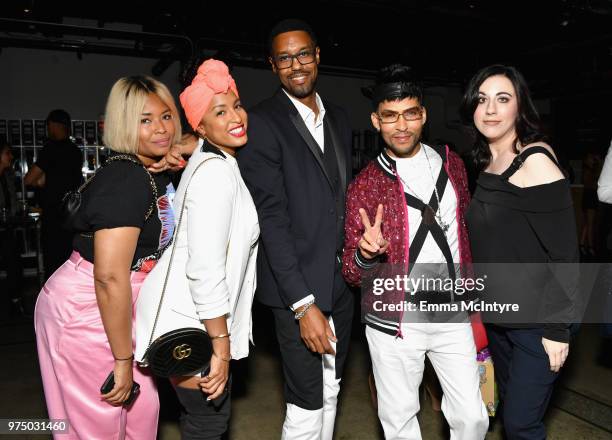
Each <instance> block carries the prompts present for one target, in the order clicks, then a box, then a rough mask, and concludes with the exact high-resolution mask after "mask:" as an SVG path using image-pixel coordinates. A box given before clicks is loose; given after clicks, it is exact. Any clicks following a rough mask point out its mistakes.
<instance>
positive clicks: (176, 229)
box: [147, 157, 223, 349]
mask: <svg viewBox="0 0 612 440" xmlns="http://www.w3.org/2000/svg"><path fill="white" fill-rule="evenodd" d="M211 159H221V157H209V158H206V159H204V160H203V161H202V162H200V163H199V164H198V165H197V166H196V168H195V170H193V173H192V174H191V176H190V177H189V181H188V182H187V186H186V187H185V194H183V202H182V203H181V212H180V214H179V220H178V223H177V225H176V228H175V229H174V237H173V238H172V241H173V243H172V251H171V252H170V261H169V262H168V269H167V270H166V277H165V278H164V285H163V287H162V293H161V297H160V299H159V305H158V306H157V312H156V314H155V321H154V322H153V329H152V330H151V337H150V338H149V343H148V344H147V349H148V348H149V347H150V346H151V344H152V343H153V336H154V335H155V329H156V328H157V321H158V320H159V314H160V312H161V308H162V304H163V302H164V296H165V295H166V287H167V285H168V279H169V278H170V269H171V268H172V260H174V251H175V250H176V242H177V241H178V240H177V236H178V233H179V230H180V228H181V223H182V221H183V214H184V212H185V202H186V200H187V190H188V189H189V185H190V184H191V179H193V176H195V173H196V172H197V171H198V170H199V169H200V167H201V166H202V165H204V164H205V163H206V162H208V161H209V160H211ZM221 160H223V159H221Z"/></svg>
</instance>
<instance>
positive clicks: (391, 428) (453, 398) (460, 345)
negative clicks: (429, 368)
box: [366, 323, 489, 440]
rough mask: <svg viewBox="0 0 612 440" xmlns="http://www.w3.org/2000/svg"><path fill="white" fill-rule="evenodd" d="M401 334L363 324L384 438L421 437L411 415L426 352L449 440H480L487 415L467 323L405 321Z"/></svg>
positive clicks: (415, 439)
mask: <svg viewBox="0 0 612 440" xmlns="http://www.w3.org/2000/svg"><path fill="white" fill-rule="evenodd" d="M402 333H403V335H404V338H403V339H401V338H396V337H394V336H390V335H387V334H385V333H383V332H380V331H378V330H374V329H372V328H370V327H368V326H366V337H367V339H368V346H369V348H370V356H371V358H372V366H373V370H374V379H375V380H376V391H377V395H378V417H379V418H380V421H381V424H382V426H383V429H384V431H385V439H387V440H396V439H397V440H400V439H402V440H420V439H421V430H420V428H419V422H418V420H417V413H418V412H419V409H420V405H419V385H420V384H421V380H422V378H423V370H424V362H425V355H426V354H427V356H428V357H429V359H430V360H431V363H432V365H433V367H434V369H435V371H436V374H437V376H438V379H439V380H440V384H441V385H442V390H443V392H444V395H443V397H442V411H443V412H444V416H445V417H446V420H447V422H448V424H449V426H450V434H451V440H481V439H484V438H485V435H486V433H487V428H488V426H489V418H488V415H487V411H486V408H485V405H484V403H483V402H482V398H481V395H480V379H479V375H478V364H477V363H476V347H475V345H474V337H473V335H472V328H471V326H470V324H469V323H408V324H402Z"/></svg>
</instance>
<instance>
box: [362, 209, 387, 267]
mask: <svg viewBox="0 0 612 440" xmlns="http://www.w3.org/2000/svg"><path fill="white" fill-rule="evenodd" d="M359 215H360V216H361V223H363V226H364V227H365V232H364V233H363V235H362V236H361V240H359V244H358V245H359V252H361V255H363V256H364V257H365V258H368V259H372V258H374V257H376V256H378V255H382V254H384V253H385V252H387V248H388V247H389V241H388V240H385V238H384V237H383V236H382V232H381V230H380V227H381V225H382V221H383V205H382V204H380V205H378V208H377V209H376V218H375V219H374V224H371V223H370V219H369V218H368V214H367V213H366V211H365V209H363V208H359Z"/></svg>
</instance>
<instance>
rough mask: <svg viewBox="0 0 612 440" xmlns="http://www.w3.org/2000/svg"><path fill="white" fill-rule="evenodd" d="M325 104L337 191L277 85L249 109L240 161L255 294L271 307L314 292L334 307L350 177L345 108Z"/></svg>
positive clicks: (322, 303) (321, 305) (313, 143)
mask: <svg viewBox="0 0 612 440" xmlns="http://www.w3.org/2000/svg"><path fill="white" fill-rule="evenodd" d="M323 105H324V106H325V118H324V120H323V121H324V123H325V124H326V128H327V129H329V130H328V131H327V132H326V133H331V136H326V139H325V143H326V146H327V147H329V145H331V143H330V142H329V141H332V142H333V147H334V149H335V151H336V158H337V162H338V171H339V179H338V180H339V182H338V184H337V185H338V186H339V188H336V190H334V188H333V185H334V183H333V181H332V179H330V177H329V175H328V173H327V172H326V171H325V166H324V164H323V161H322V159H321V154H320V148H319V146H318V144H317V143H316V141H315V140H314V138H313V137H312V135H311V134H310V132H309V131H308V128H307V127H306V125H305V124H304V121H303V120H302V118H301V116H300V114H299V113H298V111H297V109H296V108H295V105H293V103H292V102H291V100H290V99H289V98H288V97H287V95H286V94H285V92H283V90H282V89H279V90H278V91H277V93H276V94H275V95H274V96H272V97H271V98H269V99H267V100H265V101H263V102H261V103H259V104H258V105H256V106H255V107H254V108H252V109H251V110H250V111H249V112H248V114H249V124H248V137H249V141H248V143H247V145H246V146H244V147H243V148H242V149H241V150H240V153H239V155H238V164H239V166H240V171H241V173H242V176H243V178H244V180H245V182H246V185H247V187H248V188H249V190H250V192H251V195H252V196H253V200H254V201H255V205H256V207H257V213H258V215H259V224H260V228H261V247H260V251H259V257H258V272H257V275H258V279H257V283H258V288H257V294H256V296H257V299H258V300H259V301H261V302H262V303H264V304H266V305H269V306H272V307H288V306H290V305H292V304H294V303H295V302H297V301H299V300H300V299H302V298H304V297H305V296H307V295H309V294H312V295H314V297H315V299H316V303H317V305H318V306H319V308H320V309H321V310H323V311H331V309H332V295H333V284H334V270H335V267H336V264H337V263H336V252H337V249H336V247H337V246H336V243H337V239H338V237H337V234H338V232H337V231H338V229H337V225H338V222H341V223H342V224H343V223H344V195H345V193H346V187H347V184H348V181H349V180H350V178H351V129H350V126H349V123H348V118H347V115H346V113H345V112H344V110H342V109H341V108H340V107H337V106H335V105H334V104H332V103H330V102H327V101H323ZM328 137H331V139H328ZM337 197H340V200H337ZM340 231H343V228H340Z"/></svg>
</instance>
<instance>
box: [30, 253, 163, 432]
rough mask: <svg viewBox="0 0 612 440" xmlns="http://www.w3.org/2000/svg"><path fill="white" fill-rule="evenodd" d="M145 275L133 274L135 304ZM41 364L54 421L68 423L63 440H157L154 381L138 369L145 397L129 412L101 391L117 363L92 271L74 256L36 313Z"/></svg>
mask: <svg viewBox="0 0 612 440" xmlns="http://www.w3.org/2000/svg"><path fill="white" fill-rule="evenodd" d="M146 275H147V274H146V273H142V272H133V273H132V279H131V283H132V304H135V303H136V299H137V298H138V293H139V291H140V286H141V285H142V282H143V281H144V279H145V277H146ZM34 325H35V329H36V343H37V346H38V358H39V362H40V370H41V374H42V379H43V386H44V389H45V399H46V402H47V411H48V413H49V418H50V419H67V420H68V423H69V424H70V430H69V433H68V434H57V435H56V438H61V439H83V440H95V439H100V440H110V439H138V440H147V439H154V438H155V437H156V435H157V419H158V414H159V399H158V397H157V388H156V387H155V382H154V380H153V377H152V376H151V375H150V374H149V373H148V372H146V371H144V370H141V369H140V368H139V367H137V366H136V365H135V366H134V380H135V381H136V382H138V383H139V384H140V395H139V396H138V397H137V398H136V400H135V402H134V404H133V405H132V406H131V407H130V408H129V409H125V408H123V407H115V406H111V405H109V404H108V403H106V402H105V401H103V400H102V399H101V397H100V386H101V385H102V383H103V382H104V380H105V379H106V377H107V376H108V374H109V373H110V372H111V371H112V370H113V366H114V360H113V355H112V353H111V350H110V345H109V343H108V339H107V337H106V333H105V332H104V327H103V325H102V319H101V317H100V311H99V309H98V304H97V302H96V294H95V291H94V279H93V265H92V264H91V263H89V262H87V261H85V260H83V259H82V258H81V257H80V255H79V254H78V253H76V252H73V253H72V255H71V256H70V259H69V260H68V261H66V262H65V263H64V264H63V265H62V266H61V267H60V268H59V269H58V270H57V271H56V272H55V273H54V274H53V275H52V276H51V278H49V279H48V280H47V282H46V283H45V285H44V286H43V288H42V290H41V292H40V294H39V296H38V300H37V302H36V311H35V313H34Z"/></svg>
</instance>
